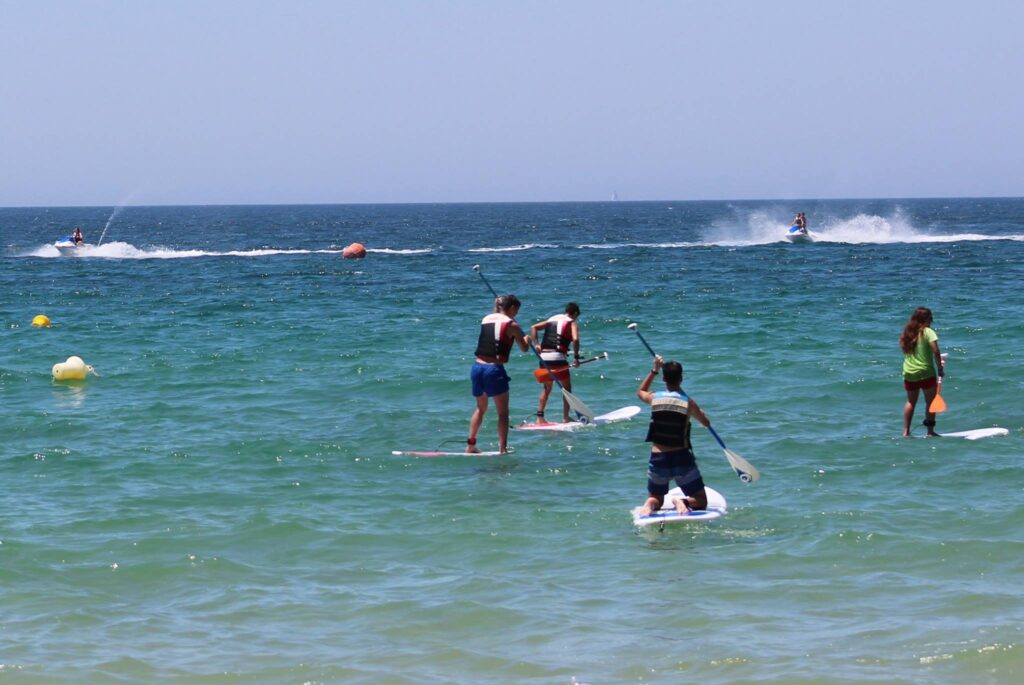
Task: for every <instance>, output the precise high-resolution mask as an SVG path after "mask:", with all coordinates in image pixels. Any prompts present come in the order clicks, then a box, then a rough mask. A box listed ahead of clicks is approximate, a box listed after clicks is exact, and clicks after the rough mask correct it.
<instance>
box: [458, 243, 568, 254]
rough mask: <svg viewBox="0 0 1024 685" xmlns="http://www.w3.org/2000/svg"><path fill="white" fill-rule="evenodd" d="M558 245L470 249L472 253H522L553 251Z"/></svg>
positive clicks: (535, 244) (542, 244)
mask: <svg viewBox="0 0 1024 685" xmlns="http://www.w3.org/2000/svg"><path fill="white" fill-rule="evenodd" d="M557 247H559V246H558V245H548V244H546V243H527V244H526V245H512V246H510V247H473V248H470V250H469V251H470V252H521V251H522V250H533V249H542V250H547V249H552V248H557Z"/></svg>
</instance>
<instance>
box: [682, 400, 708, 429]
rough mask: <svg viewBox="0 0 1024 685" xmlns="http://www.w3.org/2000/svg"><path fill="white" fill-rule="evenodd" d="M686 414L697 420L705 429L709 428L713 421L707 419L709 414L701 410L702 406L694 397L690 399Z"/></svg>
mask: <svg viewBox="0 0 1024 685" xmlns="http://www.w3.org/2000/svg"><path fill="white" fill-rule="evenodd" d="M686 413H687V414H689V415H690V416H691V417H692V418H694V419H696V420H697V421H698V422H699V423H700V425H702V426H704V427H705V428H709V427H710V426H711V419H709V418H708V417H707V414H705V413H704V411H703V410H702V409H701V408H700V405H699V404H697V402H696V401H695V400H694V399H693V398H692V397H691V398H690V399H689V401H688V403H687V406H686Z"/></svg>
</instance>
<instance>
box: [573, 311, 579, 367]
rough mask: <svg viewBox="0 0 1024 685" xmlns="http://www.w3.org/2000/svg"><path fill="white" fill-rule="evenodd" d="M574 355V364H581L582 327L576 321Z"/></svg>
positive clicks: (574, 324)
mask: <svg viewBox="0 0 1024 685" xmlns="http://www.w3.org/2000/svg"><path fill="white" fill-rule="evenodd" d="M572 356H573V362H572V365H573V366H579V365H580V327H579V326H578V325H577V324H576V322H575V321H573V322H572Z"/></svg>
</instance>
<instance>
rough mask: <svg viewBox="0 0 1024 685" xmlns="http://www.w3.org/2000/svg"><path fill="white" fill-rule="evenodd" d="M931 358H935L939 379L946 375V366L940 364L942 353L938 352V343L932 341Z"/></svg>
mask: <svg viewBox="0 0 1024 685" xmlns="http://www.w3.org/2000/svg"><path fill="white" fill-rule="evenodd" d="M931 345H932V356H933V357H935V365H936V366H937V367H939V378H942V377H943V376H945V375H946V365H945V364H943V363H942V353H941V352H939V341H938V340H932V342H931Z"/></svg>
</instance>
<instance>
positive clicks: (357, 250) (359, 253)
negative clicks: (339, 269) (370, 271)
mask: <svg viewBox="0 0 1024 685" xmlns="http://www.w3.org/2000/svg"><path fill="white" fill-rule="evenodd" d="M341 256H342V257H344V258H345V259H362V258H363V257H365V256H366V248H365V247H363V244H362V243H352V244H351V245H349V246H348V247H346V248H345V249H344V250H342V251H341Z"/></svg>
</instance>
